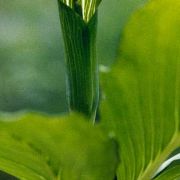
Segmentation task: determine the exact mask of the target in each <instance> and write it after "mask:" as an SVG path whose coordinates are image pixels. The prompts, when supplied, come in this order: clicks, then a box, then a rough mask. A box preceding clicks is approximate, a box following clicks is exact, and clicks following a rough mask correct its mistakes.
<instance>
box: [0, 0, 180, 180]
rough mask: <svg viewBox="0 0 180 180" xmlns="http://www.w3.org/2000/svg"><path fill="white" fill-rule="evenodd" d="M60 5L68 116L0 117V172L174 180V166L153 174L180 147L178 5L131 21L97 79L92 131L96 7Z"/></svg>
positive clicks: (166, 3) (159, 1)
mask: <svg viewBox="0 0 180 180" xmlns="http://www.w3.org/2000/svg"><path fill="white" fill-rule="evenodd" d="M58 3H59V10H60V19H61V25H62V30H63V35H64V42H65V49H66V57H67V58H66V59H67V60H66V66H67V77H68V83H67V84H68V99H69V107H70V114H69V115H68V114H67V115H66V116H47V115H42V114H38V113H27V114H23V115H21V114H19V115H18V114H12V115H8V116H1V118H0V119H1V123H0V137H1V138H0V170H1V171H4V172H6V173H9V174H11V175H13V176H14V177H16V178H19V179H25V180H58V179H62V180H69V179H72V180H113V179H118V180H150V179H157V180H179V179H180V164H179V161H175V162H173V163H171V164H170V165H169V166H168V167H166V168H165V169H163V170H161V171H160V172H159V171H158V173H157V170H158V169H159V167H160V166H161V165H162V163H163V162H164V161H165V160H167V158H168V157H169V155H170V154H171V153H172V152H173V151H174V150H175V149H177V148H179V147H180V117H179V113H180V1H179V0H171V1H170V0H152V1H150V2H149V3H148V4H147V5H145V7H143V8H141V9H140V10H138V11H137V12H136V13H135V14H134V15H133V16H132V18H131V19H130V21H129V23H128V24H127V26H126V28H125V30H124V34H123V38H122V41H121V43H120V44H121V45H120V51H119V57H118V58H117V62H116V64H115V65H114V67H112V69H111V70H110V72H109V73H105V74H102V76H101V77H102V78H101V79H102V81H101V83H100V84H101V89H102V93H101V94H102V95H101V103H100V104H101V105H100V122H99V123H95V124H94V121H95V118H96V111H97V107H98V104H99V78H98V62H97V60H96V27H97V7H98V5H99V3H100V1H95V0H94V1H93V0H89V1H85V0H81V1H78V0H74V1H73V0H66V1H65V0H64V1H60V0H59V1H58ZM104 3H105V2H104ZM117 25H118V22H117ZM88 120H90V121H88ZM92 122H93V123H92Z"/></svg>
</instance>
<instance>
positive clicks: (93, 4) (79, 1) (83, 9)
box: [59, 0, 101, 22]
mask: <svg viewBox="0 0 180 180" xmlns="http://www.w3.org/2000/svg"><path fill="white" fill-rule="evenodd" d="M59 1H60V2H62V3H64V4H65V5H66V6H69V7H70V8H72V9H73V10H74V11H75V12H77V13H78V14H80V15H81V16H82V18H83V20H84V21H85V22H88V21H89V20H90V19H91V17H92V16H93V15H94V14H95V12H96V9H97V7H98V5H99V3H100V2H101V0H59Z"/></svg>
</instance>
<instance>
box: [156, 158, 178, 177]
mask: <svg viewBox="0 0 180 180" xmlns="http://www.w3.org/2000/svg"><path fill="white" fill-rule="evenodd" d="M167 179H168V180H179V179H180V161H179V160H177V161H175V162H173V163H172V164H171V165H170V166H168V167H167V169H165V170H164V171H163V172H162V173H161V174H160V175H159V176H157V178H155V180H167Z"/></svg>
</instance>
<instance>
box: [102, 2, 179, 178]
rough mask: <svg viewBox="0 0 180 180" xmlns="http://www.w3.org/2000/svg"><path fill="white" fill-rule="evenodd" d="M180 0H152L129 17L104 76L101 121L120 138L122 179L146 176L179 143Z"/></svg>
mask: <svg viewBox="0 0 180 180" xmlns="http://www.w3.org/2000/svg"><path fill="white" fill-rule="evenodd" d="M179 19H180V1H179V0H172V1H169V0H156V1H151V2H150V3H149V4H148V5H146V6H145V7H144V8H143V9H141V10H139V11H138V12H137V13H136V14H135V15H134V16H133V17H132V19H131V20H130V22H129V24H128V25H127V28H126V30H125V33H124V35H123V41H122V44H121V49H120V58H119V62H118V64H116V66H115V67H114V68H113V70H112V72H111V73H110V74H107V75H105V78H104V81H103V87H104V89H105V92H104V97H105V100H104V102H102V108H101V109H102V110H101V112H102V121H103V125H104V126H105V127H106V128H107V130H108V131H110V133H111V134H112V135H113V134H114V135H115V136H116V138H117V139H118V141H119V154H120V160H121V163H120V165H119V168H118V171H117V174H118V179H121V180H124V179H128V180H137V179H138V180H148V179H151V177H153V175H154V174H155V172H156V170H157V169H158V168H159V166H160V165H161V163H162V162H163V161H164V160H166V158H167V157H168V156H169V154H170V153H171V152H172V151H173V150H174V149H175V148H178V147H179V146H180V118H179V113H180V104H179V102H180V94H179V92H180V61H179V58H180V21H179Z"/></svg>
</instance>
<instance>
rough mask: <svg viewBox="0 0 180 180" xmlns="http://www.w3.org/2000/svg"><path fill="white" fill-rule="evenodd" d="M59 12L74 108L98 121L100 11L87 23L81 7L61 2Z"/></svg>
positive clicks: (72, 108) (71, 100)
mask: <svg viewBox="0 0 180 180" xmlns="http://www.w3.org/2000/svg"><path fill="white" fill-rule="evenodd" d="M59 11H60V20H61V26H62V31H63V37H64V42H65V50H66V67H67V81H68V83H67V84H68V101H69V107H70V111H77V112H80V113H83V114H85V115H87V116H88V117H89V118H90V119H92V120H94V119H95V116H96V111H97V106H98V101H99V77H98V62H97V60H96V30H97V14H95V15H94V16H93V17H92V18H91V20H90V21H89V22H88V23H87V22H85V21H83V19H82V17H81V12H80V10H79V9H78V7H76V11H75V10H73V9H71V8H69V7H68V6H66V5H64V4H63V3H61V2H60V1H59Z"/></svg>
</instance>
